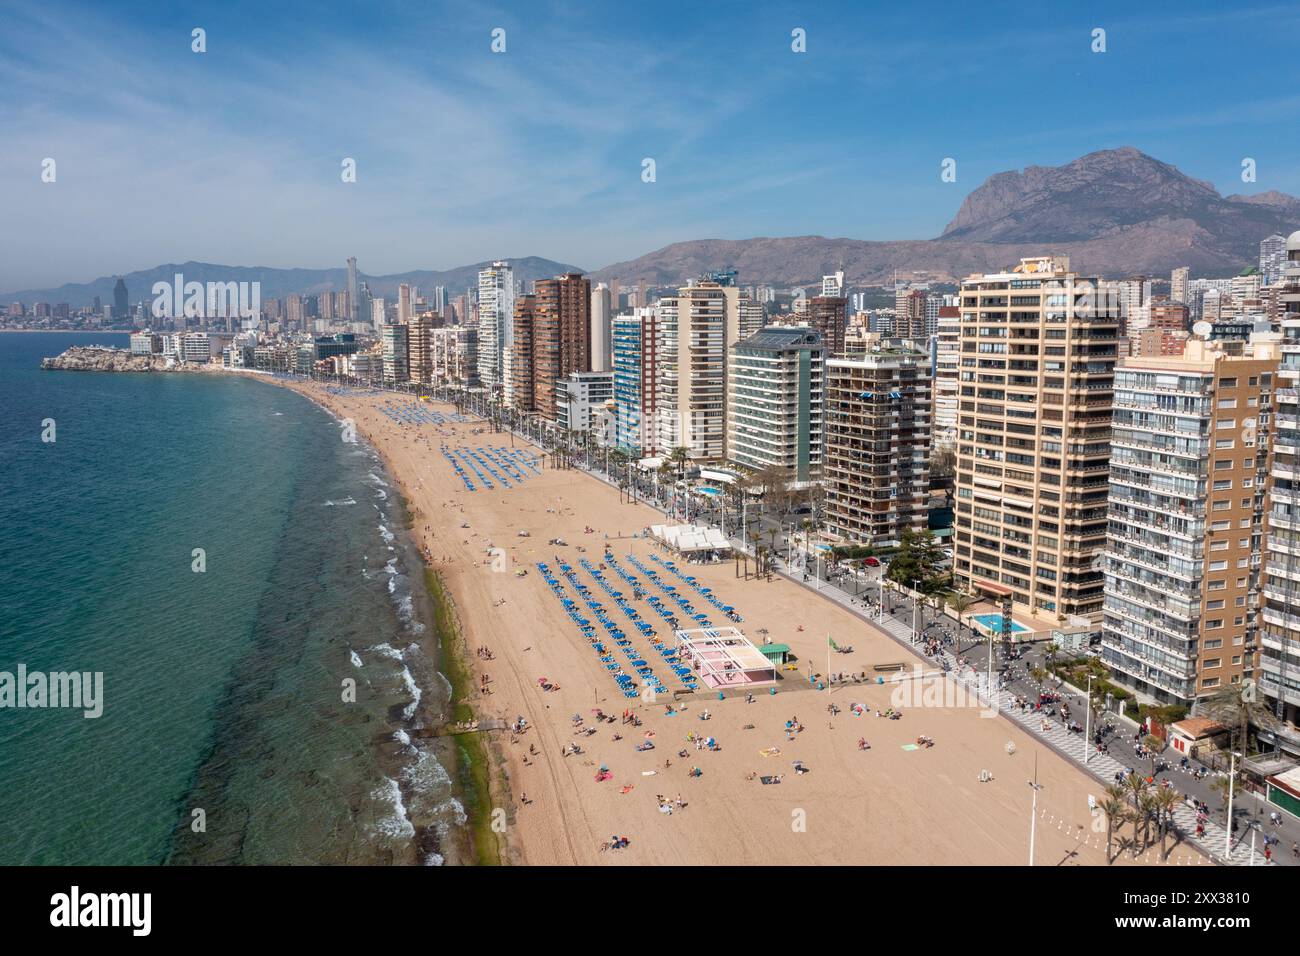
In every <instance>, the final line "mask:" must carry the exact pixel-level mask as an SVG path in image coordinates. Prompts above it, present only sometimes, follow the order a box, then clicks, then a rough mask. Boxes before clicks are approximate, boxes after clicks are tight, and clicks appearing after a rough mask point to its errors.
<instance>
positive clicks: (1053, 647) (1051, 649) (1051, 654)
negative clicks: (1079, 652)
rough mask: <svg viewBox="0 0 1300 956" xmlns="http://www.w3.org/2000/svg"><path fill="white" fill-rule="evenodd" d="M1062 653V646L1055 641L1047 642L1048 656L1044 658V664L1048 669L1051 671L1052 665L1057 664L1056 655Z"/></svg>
mask: <svg viewBox="0 0 1300 956" xmlns="http://www.w3.org/2000/svg"><path fill="white" fill-rule="evenodd" d="M1060 652H1061V645H1060V644H1057V643H1056V642H1055V641H1048V642H1047V648H1046V654H1045V655H1044V657H1043V661H1044V663H1046V665H1047V669H1048V670H1049V671H1050V670H1051V669H1052V665H1053V664H1055V663H1056V655H1057V654H1059V653H1060Z"/></svg>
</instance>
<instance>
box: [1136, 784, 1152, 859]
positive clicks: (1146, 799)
mask: <svg viewBox="0 0 1300 956" xmlns="http://www.w3.org/2000/svg"><path fill="white" fill-rule="evenodd" d="M1138 812H1139V813H1140V814H1141V815H1142V848H1143V849H1146V848H1147V847H1148V846H1150V845H1151V817H1152V815H1154V814H1155V812H1156V794H1155V793H1154V792H1153V791H1151V790H1150V789H1148V790H1146V791H1145V792H1144V793H1143V794H1142V795H1141V797H1140V798H1139V799H1138ZM1135 835H1136V834H1135ZM1133 855H1134V856H1137V854H1136V853H1135V854H1133Z"/></svg>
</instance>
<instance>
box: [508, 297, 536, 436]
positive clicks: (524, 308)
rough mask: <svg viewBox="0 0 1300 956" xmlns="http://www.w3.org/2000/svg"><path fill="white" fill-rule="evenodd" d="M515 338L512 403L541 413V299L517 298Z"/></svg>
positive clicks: (512, 326)
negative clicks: (536, 359) (537, 358)
mask: <svg viewBox="0 0 1300 956" xmlns="http://www.w3.org/2000/svg"><path fill="white" fill-rule="evenodd" d="M510 322H511V328H512V336H513V343H514V344H513V345H512V347H511V351H512V352H513V355H512V356H511V361H510V370H511V387H510V401H511V404H512V406H513V407H515V408H517V409H519V411H521V412H530V413H535V412H536V411H537V384H536V383H537V376H536V367H535V365H534V362H533V355H534V351H533V350H534V348H535V347H536V346H535V341H536V335H537V296H535V295H520V296H516V297H515V314H514V316H513V317H512V318H511V320H510Z"/></svg>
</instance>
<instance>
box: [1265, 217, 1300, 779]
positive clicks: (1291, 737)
mask: <svg viewBox="0 0 1300 956" xmlns="http://www.w3.org/2000/svg"><path fill="white" fill-rule="evenodd" d="M1285 255H1286V261H1285V262H1284V263H1283V265H1282V277H1281V280H1280V281H1279V282H1278V284H1277V286H1276V290H1275V298H1274V301H1275V303H1276V306H1277V308H1278V310H1279V312H1278V316H1279V319H1280V323H1281V331H1282V342H1281V353H1282V354H1281V361H1280V368H1279V370H1278V379H1279V381H1278V386H1279V387H1278V389H1277V392H1276V396H1275V397H1276V400H1277V418H1276V421H1275V427H1274V432H1273V435H1274V437H1273V461H1272V488H1271V499H1272V507H1271V509H1270V511H1269V515H1268V525H1269V533H1268V553H1267V556H1266V565H1265V573H1264V588H1263V601H1262V607H1261V617H1262V621H1261V626H1260V635H1259V636H1260V656H1259V670H1258V671H1257V672H1256V673H1257V677H1258V681H1259V689H1260V691H1261V692H1262V694H1263V695H1264V697H1265V699H1266V700H1267V701H1268V703H1269V704H1270V706H1271V707H1272V709H1273V711H1274V713H1275V714H1276V715H1277V716H1279V717H1281V718H1282V719H1283V720H1285V721H1286V726H1285V727H1283V728H1281V729H1279V730H1278V731H1276V732H1275V731H1272V730H1269V729H1265V728H1261V729H1259V731H1258V733H1259V736H1260V739H1261V740H1264V741H1266V742H1274V743H1276V744H1277V745H1278V746H1279V747H1281V748H1282V749H1284V750H1286V751H1288V752H1289V753H1291V754H1293V755H1296V756H1300V729H1297V725H1298V724H1300V464H1298V462H1300V391H1298V390H1300V232H1293V233H1292V234H1291V235H1290V236H1289V237H1288V238H1287V240H1286V250H1285Z"/></svg>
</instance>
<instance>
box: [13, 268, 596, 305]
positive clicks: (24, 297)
mask: <svg viewBox="0 0 1300 956" xmlns="http://www.w3.org/2000/svg"><path fill="white" fill-rule="evenodd" d="M508 261H509V262H510V264H511V265H512V266H513V267H514V270H515V277H516V278H520V279H523V280H525V281H529V280H532V279H546V278H550V277H551V276H555V275H558V274H560V273H562V272H566V271H568V270H571V269H576V268H577V267H576V266H570V265H565V264H563V263H560V262H552V261H551V260H550V259H539V258H538V257H536V256H526V257H524V258H522V259H510V260H508ZM487 264H488V263H485V262H479V263H475V264H473V265H467V266H459V267H458V268H455V269H447V270H445V271H443V272H434V271H431V270H428V269H421V270H417V271H415V272H403V273H399V274H397V275H387V276H371V275H366V274H365V273H364V272H361V273H359V280H358V281H361V280H364V281H366V282H368V283H369V284H370V290H371V292H373V293H374V294H375V295H377V296H381V297H383V298H392V299H395V298H396V297H397V287H398V285H400V284H401V283H403V282H409V283H410V284H412V285H414V286H417V287H418V288H419V290H420V291H421V292H422V293H431V292H433V287H434V286H438V285H442V286H446V287H447V296H448V298H450V297H452V296H456V295H460V294H461V293H462V292H464V291H465V289H466V288H467V287H469V286H477V285H478V271H479V269H481V268H483V267H484V266H485V265H487ZM178 272H179V273H181V274H182V275H184V276H185V281H186V282H203V283H207V282H260V283H262V299H263V300H265V299H273V298H280V297H282V296H286V295H291V294H293V293H301V294H304V295H311V294H315V293H320V292H325V291H331V290H332V291H335V292H341V291H343V290H344V289H346V288H347V287H348V270H347V268H346V267H343V268H338V269H270V268H266V267H264V266H224V265H217V264H215V263H211V262H182V263H179V264H176V263H167V264H166V265H161V266H157V267H155V268H153V269H145V270H142V271H140V272H130V273H127V274H126V275H125V276H123V280H124V281H125V282H126V291H127V295H128V297H129V299H130V301H131V302H139V301H140V300H141V299H148V298H152V295H151V290H152V289H153V285H154V283H155V282H166V283H168V284H169V285H170V284H171V282H172V279H173V277H174V276H175V275H176V273H178ZM116 282H117V279H116V277H115V276H102V277H100V278H98V279H95V280H94V281H93V282H84V283H69V284H68V285H62V286H59V287H58V288H57V289H23V290H20V291H18V292H5V293H3V294H0V304H3V303H8V302H15V301H17V302H25V303H26V304H27V305H28V306H29V307H30V306H31V304H32V303H33V302H50V303H55V302H67V303H68V304H69V305H71V306H73V307H74V308H77V307H80V306H83V305H90V304H91V302H92V300H93V299H94V297H95V296H99V298H100V301H101V302H112V301H113V286H114V284H115V283H116Z"/></svg>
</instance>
